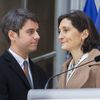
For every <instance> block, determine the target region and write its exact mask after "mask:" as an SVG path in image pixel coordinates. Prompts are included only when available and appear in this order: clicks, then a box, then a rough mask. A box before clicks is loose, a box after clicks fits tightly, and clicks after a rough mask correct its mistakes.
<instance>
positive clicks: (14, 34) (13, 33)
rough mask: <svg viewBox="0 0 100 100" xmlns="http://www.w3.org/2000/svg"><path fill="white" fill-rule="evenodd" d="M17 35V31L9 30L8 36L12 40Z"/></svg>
mask: <svg viewBox="0 0 100 100" xmlns="http://www.w3.org/2000/svg"><path fill="white" fill-rule="evenodd" d="M15 36H16V33H15V32H14V31H13V30H9V31H8V37H9V39H10V40H14V39H15Z"/></svg>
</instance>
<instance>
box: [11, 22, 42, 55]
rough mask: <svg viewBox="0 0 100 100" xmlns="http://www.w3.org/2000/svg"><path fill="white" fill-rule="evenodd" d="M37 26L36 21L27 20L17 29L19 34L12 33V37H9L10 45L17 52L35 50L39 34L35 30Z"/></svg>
mask: <svg viewBox="0 0 100 100" xmlns="http://www.w3.org/2000/svg"><path fill="white" fill-rule="evenodd" d="M38 28H39V26H38V23H37V22H34V21H32V20H27V21H26V23H25V24H24V26H23V27H22V28H21V29H20V30H19V35H18V34H17V33H16V32H15V33H13V35H14V36H13V39H11V46H12V47H13V48H15V49H16V50H17V51H18V52H24V53H26V54H28V53H30V52H32V51H35V50H37V46H38V41H39V39H40V36H39V34H38V32H37V30H38Z"/></svg>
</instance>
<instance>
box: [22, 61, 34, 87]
mask: <svg viewBox="0 0 100 100" xmlns="http://www.w3.org/2000/svg"><path fill="white" fill-rule="evenodd" d="M23 65H24V73H25V75H26V77H27V79H28V82H29V84H30V86H31V87H33V84H32V81H31V78H30V75H29V71H28V62H27V61H24V62H23Z"/></svg>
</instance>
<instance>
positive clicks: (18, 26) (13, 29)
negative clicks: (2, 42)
mask: <svg viewBox="0 0 100 100" xmlns="http://www.w3.org/2000/svg"><path fill="white" fill-rule="evenodd" d="M38 28H39V21H38V18H37V17H36V16H35V15H34V14H32V13H31V12H30V11H28V10H25V9H16V10H13V11H10V12H8V13H7V14H6V15H5V16H4V17H3V19H2V22H1V31H2V33H3V34H4V35H5V37H6V38H7V39H8V42H9V49H8V50H6V51H5V52H4V53H3V54H2V55H1V57H0V100H27V93H28V91H29V89H31V88H33V89H42V88H44V85H45V83H46V81H47V78H46V74H45V73H44V71H43V70H42V69H41V68H40V67H39V66H37V65H36V64H34V63H33V62H32V61H31V59H30V58H29V53H31V52H33V51H35V50H37V45H38V41H39V39H40V36H39V34H38ZM24 61H27V71H25V68H24V67H25V65H24V63H23V62H24ZM25 72H27V74H28V77H27V74H26V73H25ZM29 80H30V81H29Z"/></svg>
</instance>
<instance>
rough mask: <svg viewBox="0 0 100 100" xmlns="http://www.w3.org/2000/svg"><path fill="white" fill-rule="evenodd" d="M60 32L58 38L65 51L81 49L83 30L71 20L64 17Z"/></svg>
mask: <svg viewBox="0 0 100 100" xmlns="http://www.w3.org/2000/svg"><path fill="white" fill-rule="evenodd" d="M59 31H60V34H59V36H58V39H59V41H60V43H61V48H62V49H63V50H65V51H70V52H71V51H73V50H78V49H81V45H82V36H83V35H82V32H79V31H78V30H77V29H76V28H75V27H74V26H73V25H72V23H71V20H69V19H67V18H64V19H63V20H62V21H61V22H60V25H59Z"/></svg>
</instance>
